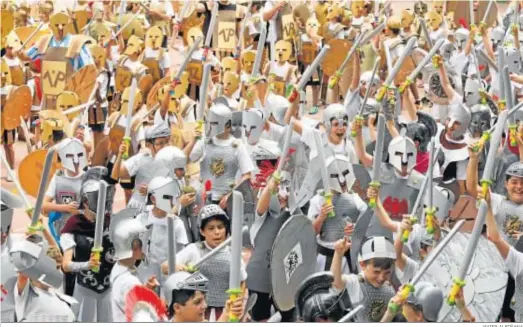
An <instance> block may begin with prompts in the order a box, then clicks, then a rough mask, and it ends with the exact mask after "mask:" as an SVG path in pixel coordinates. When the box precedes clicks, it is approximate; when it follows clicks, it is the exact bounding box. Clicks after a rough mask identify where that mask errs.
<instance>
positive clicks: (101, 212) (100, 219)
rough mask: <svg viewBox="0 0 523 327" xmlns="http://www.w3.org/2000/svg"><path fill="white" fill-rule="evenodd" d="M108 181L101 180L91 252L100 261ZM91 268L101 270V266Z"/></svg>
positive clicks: (96, 270)
mask: <svg viewBox="0 0 523 327" xmlns="http://www.w3.org/2000/svg"><path fill="white" fill-rule="evenodd" d="M107 186H108V185H107V182H105V181H103V180H102V181H100V186H99V189H98V204H97V206H96V225H95V228H94V244H93V248H92V249H91V253H92V255H93V257H94V258H95V259H96V261H97V262H100V258H101V255H102V252H103V250H104V248H103V246H102V241H103V236H104V222H105V209H106V208H105V199H106V198H107ZM91 270H92V271H93V272H95V273H97V272H99V271H100V266H94V267H92V268H91Z"/></svg>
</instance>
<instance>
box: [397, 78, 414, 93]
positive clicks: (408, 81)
mask: <svg viewBox="0 0 523 327" xmlns="http://www.w3.org/2000/svg"><path fill="white" fill-rule="evenodd" d="M411 84H412V80H410V79H409V78H407V79H406V80H405V82H403V83H402V84H401V85H400V87H399V91H400V94H403V93H404V92H405V90H406V89H407V87H409V86H410V85H411Z"/></svg>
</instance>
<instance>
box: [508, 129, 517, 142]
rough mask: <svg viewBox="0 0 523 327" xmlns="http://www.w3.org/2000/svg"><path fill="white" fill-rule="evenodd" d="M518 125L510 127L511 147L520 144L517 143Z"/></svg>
mask: <svg viewBox="0 0 523 327" xmlns="http://www.w3.org/2000/svg"><path fill="white" fill-rule="evenodd" d="M517 128H518V127H517V125H509V126H508V130H509V132H510V146H516V145H518V142H517V141H516V132H517Z"/></svg>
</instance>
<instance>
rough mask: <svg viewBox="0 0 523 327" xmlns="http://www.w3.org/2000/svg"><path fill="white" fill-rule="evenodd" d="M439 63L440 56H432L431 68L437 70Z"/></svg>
mask: <svg viewBox="0 0 523 327" xmlns="http://www.w3.org/2000/svg"><path fill="white" fill-rule="evenodd" d="M440 62H441V56H440V55H434V57H432V66H433V67H434V68H436V69H438V68H439V64H440Z"/></svg>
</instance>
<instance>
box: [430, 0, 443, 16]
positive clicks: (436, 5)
mask: <svg viewBox="0 0 523 327" xmlns="http://www.w3.org/2000/svg"><path fill="white" fill-rule="evenodd" d="M432 11H435V12H437V13H438V14H441V13H443V1H434V2H433V3H432Z"/></svg>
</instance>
